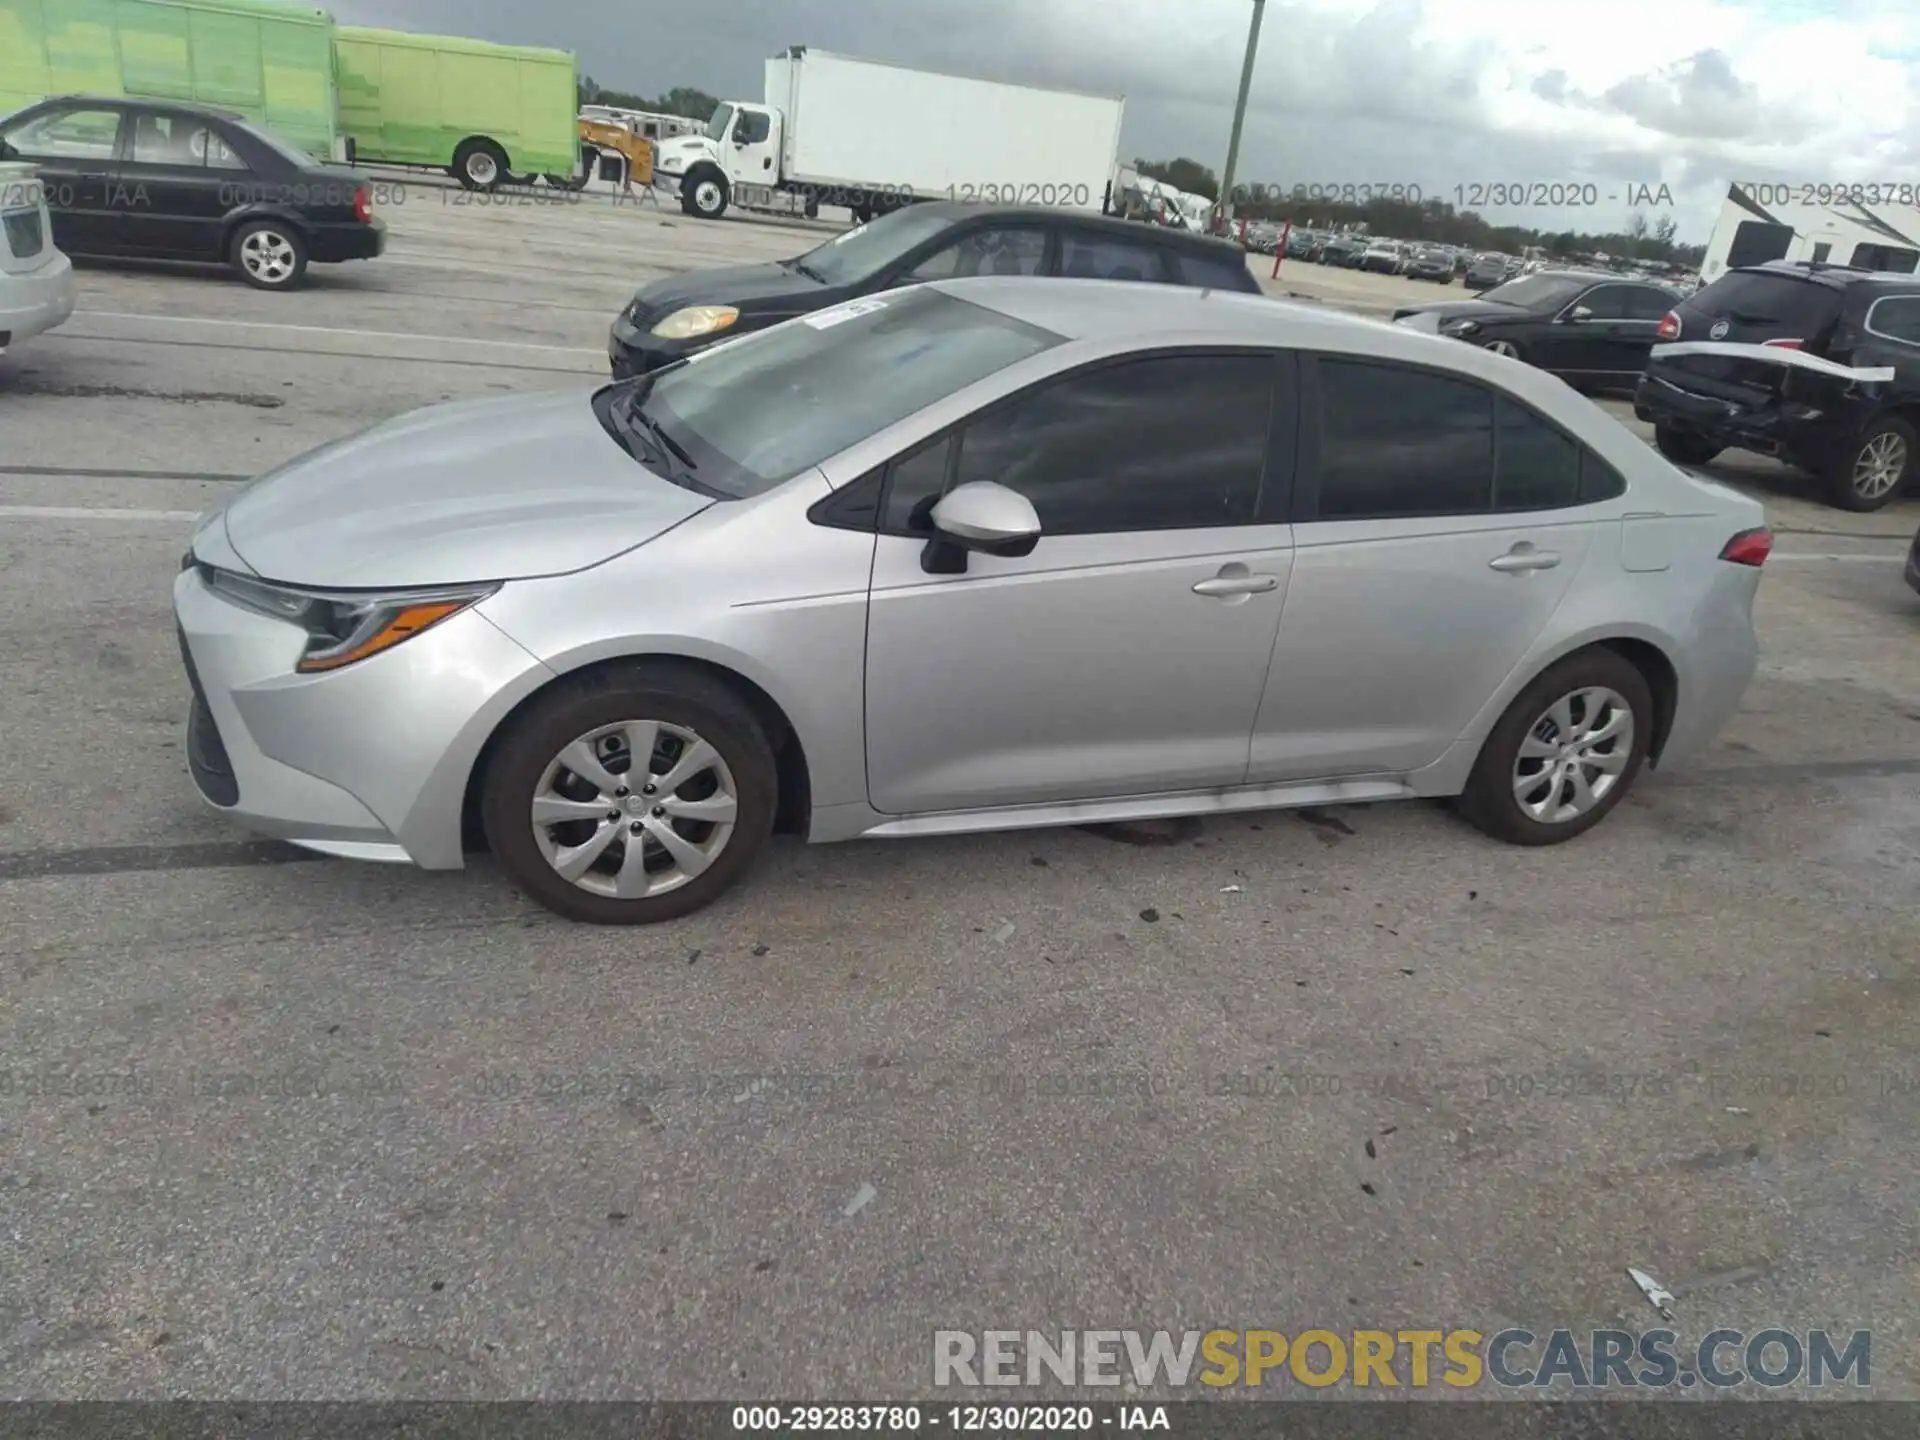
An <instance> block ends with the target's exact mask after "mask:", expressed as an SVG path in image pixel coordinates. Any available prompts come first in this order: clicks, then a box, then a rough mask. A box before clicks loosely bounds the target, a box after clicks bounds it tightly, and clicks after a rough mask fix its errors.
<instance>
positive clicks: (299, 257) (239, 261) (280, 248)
mask: <svg viewBox="0 0 1920 1440" xmlns="http://www.w3.org/2000/svg"><path fill="white" fill-rule="evenodd" d="M228 254H229V258H230V260H231V262H232V264H233V268H234V270H235V271H236V272H237V273H238V274H239V276H240V278H241V279H242V280H244V281H246V282H247V284H249V285H251V286H253V287H254V288H255V289H256V290H291V289H293V288H294V287H295V286H297V285H298V284H299V283H300V282H301V280H303V279H304V278H306V273H307V242H306V240H305V238H304V237H302V235H301V234H300V232H299V231H298V230H296V229H294V228H293V227H292V226H291V225H287V224H285V223H283V222H281V221H278V220H251V221H248V222H247V223H246V224H245V225H242V226H241V227H240V228H239V229H238V230H236V231H234V232H233V244H232V248H231V249H230V251H229V252H228Z"/></svg>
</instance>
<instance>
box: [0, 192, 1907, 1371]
mask: <svg viewBox="0 0 1920 1440" xmlns="http://www.w3.org/2000/svg"><path fill="white" fill-rule="evenodd" d="M385 213H386V216H387V219H388V221H389V222H390V224H391V226H392V235H391V242H392V243H391V249H390V253H389V254H388V255H387V256H386V257H384V258H382V259H381V260H379V261H377V262H373V263H368V264H358V265H351V266H342V267H318V268H316V270H315V272H314V283H313V284H312V286H311V287H310V288H308V289H307V290H305V291H303V292H301V293H298V294H294V295H287V296H278V295H268V294H261V293H257V292H254V291H251V290H248V289H245V288H243V287H242V286H240V285H239V284H238V283H237V282H235V281H233V280H231V279H228V278H225V277H223V276H220V275H218V274H212V273H207V272H192V271H181V270H175V269H168V268H164V267H159V266H136V265H119V266H114V267H103V266H85V267H83V269H82V270H81V273H80V276H79V283H80V310H79V313H78V314H76V316H75V317H74V319H73V320H72V322H70V323H69V324H68V325H67V326H66V327H65V328H64V329H62V330H60V331H57V332H54V333H52V334H50V335H48V336H45V337H43V338H41V339H40V340H38V341H36V342H34V343H32V344H30V345H27V346H23V347H21V348H20V349H18V350H17V351H16V352H14V353H13V354H11V355H9V356H7V357H5V358H3V359H0V637H3V638H4V643H3V644H0V678H3V680H4V683H0V735H3V736H4V737H5V744H4V745H0V965H3V966H4V968H3V969H0V977H3V980H0V983H3V985H4V990H3V991H0V993H4V996H5V1000H4V1002H0V1055H4V1059H3V1060H0V1393H4V1394H6V1395H7V1396H10V1397H30V1398H148V1397H163V1396H175V1395H188V1396H195V1397H227V1398H262V1399H264V1398H283V1397H298V1398H315V1399H318V1398H366V1397H389V1398H448V1399H458V1398H489V1399H494V1398H546V1397H572V1398H667V1399H673V1398H682V1399H693V1398H714V1399H738V1398H742V1397H745V1396H773V1395H778V1396H783V1397H788V1398H808V1397H812V1398H822V1399H827V1398H833V1399H846V1398H853V1397H858V1398H862V1399H869V1400H878V1399H883V1398H894V1397H899V1398H904V1397H911V1396H924V1395H926V1394H927V1393H928V1391H929V1388H930V1381H931V1364H932V1337H933V1333H934V1331H936V1330H940V1329H966V1330H975V1331H978V1330H982V1329H987V1328H1007V1329H1018V1330H1026V1329H1043V1330H1044V1329H1058V1328H1062V1327H1086V1326H1109V1327H1115V1328H1135V1329H1143V1330H1152V1329H1158V1328H1171V1329H1176V1330H1178V1329H1186V1328H1199V1329H1209V1328H1214V1327H1224V1328H1231V1329H1239V1328H1247V1327H1255V1326H1271V1327H1273V1328H1275V1329H1280V1330H1286V1331H1297V1330H1300V1329H1303V1328H1307V1327H1310V1326H1318V1327H1325V1328H1330V1329H1334V1330H1337V1331H1344V1330H1349V1329H1352V1328H1355V1327H1378V1328H1384V1329H1396V1328H1408V1327H1416V1328H1417V1327H1421V1326H1431V1327H1432V1328H1435V1329H1444V1328H1450V1327H1453V1326H1458V1325H1470V1326H1472V1327H1473V1328H1476V1329H1479V1330H1482V1331H1484V1332H1492V1331H1494V1330H1497V1329H1500V1328H1503V1327H1505V1326H1507V1325H1514V1324H1524V1325H1527V1326H1528V1327H1530V1328H1532V1329H1534V1330H1536V1331H1539V1332H1542V1333H1544V1332H1545V1331H1547V1330H1551V1329H1553V1328H1555V1327H1558V1326H1570V1327H1573V1328H1576V1329H1578V1328H1587V1327H1593V1326H1604V1325H1613V1324H1619V1325H1624V1326H1628V1327H1631V1328H1644V1327H1645V1326H1647V1325H1650V1324H1653V1323H1655V1321H1656V1317H1655V1316H1654V1313H1653V1312H1652V1311H1651V1310H1650V1309H1649V1307H1648V1304H1647V1301H1646V1300H1645V1299H1644V1298H1643V1296H1642V1295H1641V1294H1640V1292H1639V1291H1638V1290H1637V1289H1635V1288H1634V1286H1633V1284H1632V1282H1630V1281H1629V1280H1628V1279H1627V1277H1626V1275H1625V1267H1627V1266H1636V1267H1639V1268H1641V1269H1644V1270H1646V1271H1648V1272H1649V1273H1651V1274H1653V1275H1655V1276H1657V1277H1659V1279H1660V1280H1661V1281H1662V1282H1663V1283H1664V1284H1665V1285H1666V1286H1667V1287H1668V1288H1669V1289H1671V1290H1673V1291H1674V1292H1675V1294H1676V1295H1677V1297H1678V1299H1677V1303H1676V1306H1675V1311H1676V1316H1677V1324H1676V1328H1678V1329H1679V1330H1680V1331H1681V1333H1682V1335H1683V1337H1687V1338H1690V1339H1697V1338H1698V1337H1699V1335H1701V1334H1702V1333H1704V1332H1706V1331H1708V1330H1711V1329H1714V1328H1718V1327H1734V1328H1741V1329H1746V1330H1757V1329H1760V1328H1763V1327H1765V1326H1768V1325H1775V1324H1779V1325H1787V1326H1792V1327H1801V1328H1805V1327H1813V1326H1826V1327H1828V1328H1830V1329H1833V1330H1835V1331H1851V1330H1853V1329H1859V1328H1869V1329H1871V1330H1872V1332H1873V1336H1874V1341H1873V1355H1874V1362H1875V1363H1874V1369H1873V1375H1872V1381H1873V1383H1872V1394H1873V1395H1874V1396H1876V1397H1880V1398H1920V1348H1917V1346H1920V1306H1916V1304H1915V1295H1916V1293H1920V1234H1917V1233H1916V1231H1917V1226H1916V1218H1915V1217H1916V1213H1920V1212H1916V1207H1915V1206H1914V1204H1913V1201H1912V1168H1913V1156H1914V1154H1915V1153H1916V1150H1920V1123H1916V1121H1917V1119H1920V1061H1917V1060H1916V1040H1920V977H1917V975H1916V969H1915V957H1916V955H1920V944H1917V943H1916V941H1920V658H1917V657H1920V652H1917V650H1916V635H1917V633H1920V596H1916V595H1914V594H1913V593H1912V592H1911V591H1909V590H1907V589H1906V588H1905V587H1904V586H1903V584H1902V582H1901V578H1900V565H1899V556H1900V554H1901V552H1902V551H1903V549H1904V545H1905V542H1906V540H1907V538H1909V537H1910V536H1911V535H1912V533H1913V531H1914V529H1915V526H1916V525H1917V524H1920V503H1916V502H1915V501H1912V500H1906V501H1902V502H1899V503H1898V504H1896V505H1895V506H1894V507H1891V508H1890V509H1888V510H1886V511H1883V512H1881V513H1879V514H1877V515H1873V516H1854V515H1846V514H1842V513H1841V512H1838V511H1834V510H1830V509H1827V508H1825V507H1824V506H1822V505H1820V504H1819V503H1818V501H1817V499H1815V498H1813V497H1812V495H1811V492H1810V491H1808V489H1807V488H1806V486H1805V484H1804V483H1803V482H1801V481H1798V480H1796V479H1795V478H1794V477H1792V476H1791V475H1789V474H1788V473H1787V472H1785V471H1783V470H1781V469H1780V468H1779V467H1777V466H1773V465H1770V464H1769V463H1767V462H1761V461H1750V462H1738V463H1730V464H1728V465H1726V466H1722V467H1717V468H1716V472H1715V473H1717V474H1720V475H1722V476H1723V477H1724V478H1726V479H1728V480H1730V481H1731V482H1733V483H1736V484H1739V485H1741V486H1742V487H1744V488H1746V489H1748V490H1749V491H1751V492H1752V493H1755V494H1757V495H1759V496H1760V497H1761V498H1763V499H1764V500H1765V501H1766V503H1767V505H1768V508H1769V515H1770V517H1771V519H1772V521H1773V523H1774V524H1775V525H1776V526H1777V527H1778V529H1779V530H1780V532H1781V534H1780V543H1779V550H1778V552H1777V553H1776V555H1775V557H1774V559H1773V560H1772V561H1771V562H1770V564H1769V566H1768V568H1767V572H1766V577H1765V580H1764V583H1763V585H1762V589H1761V598H1760V602H1759V607H1758V613H1759V622H1760V627H1761V632H1762V637H1763V645H1764V654H1763V661H1762V668H1761V673H1760V675H1759V677H1758V679H1757V680H1756V682H1755V683H1754V685H1753V687H1752V689H1751V691H1750V692H1749V695H1748V697H1747V701H1746V704H1745V706H1744V708H1743V709H1742V711H1741V713H1740V714H1739V716H1738V717H1737V718H1736V719H1735V720H1734V722H1733V723H1732V725H1731V726H1730V727H1729V728H1728V730H1727V731H1726V733H1725V734H1724V735H1723V736H1722V737H1721V739H1720V740H1719V741H1718V742H1717V743H1716V744H1715V746H1714V747H1713V749H1712V750H1711V752H1710V753H1708V754H1707V755H1705V756H1704V757H1702V758H1701V759H1700V760H1699V761H1697V762H1696V763H1694V764H1691V765H1689V766H1687V767H1685V768H1682V769H1678V770H1676V771H1674V772H1673V773H1671V774H1666V773H1657V774H1654V775H1651V776H1649V777H1648V778H1647V779H1645V780H1644V781H1643V783H1642V785H1641V787H1640V788H1639V789H1638V791H1637V792H1636V794H1635V795H1634V796H1633V797H1631V798H1630V799H1629V801H1628V802H1627V803H1626V804H1625V805H1624V806H1623V807H1622V808H1621V809H1620V810H1619V811H1618V812H1616V813H1615V814H1614V815H1613V816H1612V817H1611V818H1610V819H1609V820H1608V822H1607V823H1606V824H1605V825H1604V826H1602V827H1600V828H1599V829H1598V830H1596V831H1595V832H1594V833H1593V834H1591V835H1590V836H1588V837H1586V838H1584V839H1582V840H1581V841H1579V842H1577V843H1574V844H1571V845H1567V846H1563V847H1557V848H1552V849H1546V850H1539V851H1527V850H1518V849H1509V848H1505V847H1502V846H1500V845H1498V844H1495V843H1494V842H1492V841H1489V840H1486V839H1484V838H1482V837H1480V836H1479V835H1477V834H1476V833H1475V832H1473V831H1472V830H1470V829H1468V828H1467V827H1466V826H1465V825H1464V824H1461V823H1459V822H1457V821H1456V820H1455V819H1454V818H1453V817H1452V816H1451V815H1450V814H1448V813H1447V812H1446V811H1445V810H1444V809H1443V808H1441V807H1437V806H1428V805H1424V804H1419V805H1400V806H1394V807H1378V808H1358V807H1356V808H1348V809H1342V810H1337V811H1326V812H1293V813H1276V814H1269V815H1252V816H1245V817H1238V818H1233V819H1228V820H1209V821H1206V822H1205V823H1194V824H1191V825H1168V826H1160V827H1144V828H1134V829H1121V830H1118V831H1104V832H1097V833H1096V832H1088V831H1077V830H1069V831H1059V832H1042V833H1031V834H1012V835H990V836H979V837H972V838H962V839H945V840H930V841H913V842H868V843H857V844H853V845H847V846H837V847H821V848H815V849H808V848H805V847H802V846H799V845H797V844H794V843H791V842H781V843H778V844H776V845H775V846H774V847H773V848H772V850H771V851H770V853H769V854H768V855H767V857H766V861H765V863H764V864H763V865H762V866H761V868H760V869H759V871H758V872H757V873H756V874H755V875H754V876H753V877H752V878H751V879H750V880H749V881H748V883H746V884H744V885H743V886H742V887H741V888H740V889H738V890H737V891H736V892H734V893H733V894H732V895H730V896H729V897H728V898H727V899H725V900H724V901H723V902H722V903H720V904H718V905H716V906H714V907H713V908H712V909H710V910H708V911H705V912H703V913H701V914H699V915H696V916H694V917H692V918H690V919H688V920H686V921H683V922H679V923H677V924H674V925H671V926H665V927H659V928H654V929H648V930H640V931H607V930H595V929H589V928H583V927H575V926H570V925H567V924H565V923H563V922H560V921H558V920H555V919H553V918H551V917H549V916H548V915H547V914H545V913H544V912H542V911H540V910H538V909H536V908H535V907H533V906H532V905H530V904H529V903H528V902H526V901H524V900H522V899H520V898H519V896H518V895H517V894H516V893H515V892H514V891H513V890H512V889H511V888H510V887H509V886H508V885H507V884H506V883H505V882H504V880H503V879H502V877H501V876H500V875H499V874H497V873H496V872H495V871H494V870H493V868H492V867H491V866H490V865H488V864H487V863H485V862H481V863H479V864H477V865H476V866H475V867H474V868H472V869H471V870H469V871H467V872H465V873H461V874H454V875H427V874H422V873H416V872H413V871H409V870H404V869H389V868H381V867H373V866H363V865H355V864H349V863H346V862H337V861H329V860H320V859H314V858H310V857H305V856H303V855H302V854H301V853H300V852H297V851H293V850H290V849H286V848H283V847H280V846H276V845H272V844H268V843H263V842H254V841H251V840H249V839H248V838H247V837H246V836H244V835H242V834H240V833H239V832H237V831H235V830H234V829H233V828H232V827H230V826H229V825H228V824H227V823H226V822H225V821H224V820H222V819H221V817H220V816H218V815H217V814H215V813H213V812H211V811H210V810H208V809H207V808H206V807H205V806H204V805H203V804H202V803H201V802H200V800H199V799H198V797H197V796H196V794H195V793H194V790H193V787H192V785H191V783H190V781H189V779H188V777H187V775H186V773H185V766H184V760H183V750H182V741H183V735H182V720H183V716H184V713H185V709H186V701H187V686H186V682H185V680H184V678H183V676H182V674H181V671H180V664H179V656H178V652H177V649H176V645H175V639H174V634H173V627H172V621H171V617H170V613H169V585H170V580H171V577H172V575H173V573H174V572H175V570H176V568H177V566H178V563H179V557H180V554H181V550H182V547H183V544H184V541H185V537H186V534H187V531H188V528H189V520H188V517H190V516H191V515H192V514H194V513H195V512H197V511H198V510H199V509H200V508H201V507H203V506H204V505H206V504H207V503H208V502H209V501H210V500H212V499H213V498H214V497H216V496H217V495H218V494H220V493H221V492H222V490H223V489H224V488H226V487H229V486H231V485H233V484H236V483H238V482H239V481H241V480H243V479H244V478H246V477H248V476H251V475H253V474H256V473H258V472H259V471H261V470H263V469H265V468H267V467H269V466H272V465H274V464H276V463H278V462H280V461H283V460H286V459H288V458H291V457H292V456H294V455H297V454H299V453H300V452H302V451H304V450H306V449H308V448H310V447H312V446H314V445H316V444H319V443H321V442H324V441H327V440H331V439H334V438H336V437H339V436H342V435H345V434H348V433H350V432H352V431H354V430H356V429H358V428H360V427H362V426H365V425H368V424H371V423H373V422H375V421H377V420H380V419H382V418H384V417H387V416H390V415H394V414H396V413H399V412H402V411H405V410H407V409H410V408H413V407H415V406H419V405H424V404H429V403H432V402H435V401H440V400H447V399H460V398H467V397H482V396H488V395H496V394H506V393H511V392H517V391H525V390H530V389H554V388H566V387H586V386H589V385H591V384H593V383H594V382H595V381H596V379H597V378H599V377H600V376H602V375H603V374H604V372H605V355H604V344H605V333H606V326H607V323H608V321H609V320H610V319H611V317H612V315H613V313H614V311H615V310H616V309H617V308H618V306H619V305H620V304H621V303H622V302H623V301H624V300H625V298H626V297H627V296H628V295H629V293H630V292H631V290H632V288H633V287H634V285H635V284H636V283H638V282H640V281H643V280H646V279H649V278H653V277H657V276H659V275H663V274H667V273H670V272H673V271H676V270H687V269H694V268H699V267H703V266H708V265H715V264H721V263H730V262H737V261H740V260H748V259H759V258H772V257H775V256H780V255H785V254H790V253H793V252H795V251H796V250H798V249H800V248H802V247H803V246H804V245H805V244H807V243H809V242H810V241H812V240H814V239H817V238H818V235H819V233H820V232H819V227H810V226H805V225H792V224H782V223H773V222H767V221H757V220H736V221H729V222H724V223H721V224H717V225H710V224H703V223H700V222H696V221H692V220H689V219H687V218H685V217H683V216H681V215H679V214H678V213H677V212H672V211H667V212H660V211H657V210H654V209H642V208H638V207H635V206H631V205H623V206H615V205H612V204H610V203H608V202H606V201H605V200H603V199H586V200H579V201H556V200H553V199H545V200H542V201H539V202H533V201H527V200H524V199H520V198H517V197H501V198H497V199H495V200H493V201H490V202H489V201H480V202H475V201H472V200H469V199H465V198H461V197H460V194H459V192H454V191H449V190H444V189H440V188H437V187H431V186H425V185H415V186H413V187H411V188H409V189H408V191H407V193H406V196H405V199H404V200H402V201H401V202H400V203H391V202H390V203H389V204H388V206H387V208H386V212H385ZM1256 263H1257V262H1256ZM1268 263H1269V264H1270V263H1271V262H1268ZM1290 264H1291V262H1290ZM1301 268H1303V269H1311V268H1313V267H1301ZM1365 278H1367V279H1368V280H1372V279H1373V278H1375V277H1365ZM1422 293H1430V291H1427V290H1423V291H1422ZM1613 408H1614V409H1615V411H1616V413H1618V412H1619V408H1620V407H1619V406H1618V404H1617V403H1615V404H1614V405H1613ZM1409 703H1410V704H1412V703H1418V697H1417V696H1410V697H1409ZM367 721H368V724H369V725H370V726H378V725H382V724H389V725H404V723H405V717H404V716H384V717H383V716H369V717H367ZM1570 1077H1572V1078H1570ZM869 1190H870V1192H871V1193H870V1194H869V1193H868V1192H869ZM856 1202H858V1203H856Z"/></svg>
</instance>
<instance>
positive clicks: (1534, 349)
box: [1393, 270, 1679, 385]
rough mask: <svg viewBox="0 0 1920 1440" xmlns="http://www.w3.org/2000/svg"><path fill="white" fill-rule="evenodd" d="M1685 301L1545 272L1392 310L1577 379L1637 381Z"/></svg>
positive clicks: (1607, 280)
mask: <svg viewBox="0 0 1920 1440" xmlns="http://www.w3.org/2000/svg"><path fill="white" fill-rule="evenodd" d="M1678 301H1679V296H1678V294H1677V293H1676V292H1674V291H1673V290H1671V289H1669V288H1667V287H1666V286H1664V285H1651V284H1647V283H1645V282H1643V281H1637V280H1621V279H1619V278H1617V277H1614V276H1610V275H1604V274H1588V273H1584V272H1581V271H1575V270H1543V271H1541V272H1540V273H1539V274H1537V275H1526V276H1522V277H1521V278H1520V279H1518V280H1510V281H1508V282H1507V283H1506V284H1504V285H1499V286H1496V287H1494V288H1493V289H1491V290H1489V291H1487V292H1486V294H1484V295H1481V296H1479V297H1478V298H1477V299H1473V300H1442V301H1440V302H1439V303H1437V304H1431V305H1409V306H1406V307H1403V308H1402V309H1399V310H1396V311H1394V312H1393V318H1394V321H1395V322H1396V323H1397V324H1401V325H1407V326H1410V327H1412V328H1413V329H1416V330H1427V331H1431V332H1433V333H1436V334H1440V335H1446V336H1449V337H1451V338H1453V339H1456V340H1464V341H1466V342H1467V343H1468V344H1470V345H1478V346H1480V347H1481V348H1482V349H1486V350H1492V351H1494V352H1495V353H1497V354H1501V355H1511V356H1512V357H1513V358H1514V359H1516V360H1524V361H1526V362H1527V363H1528V364H1530V365H1535V366H1538V367H1539V368H1540V369H1542V370H1547V371H1551V372H1552V373H1553V374H1555V375H1559V376H1561V377H1563V378H1564V379H1567V380H1569V381H1572V382H1575V383H1577V384H1590V385H1622V384H1628V385H1630V384H1633V383H1634V382H1636V381H1638V379H1639V378H1640V372H1641V370H1643V369H1644V368H1645V367H1646V363H1647V352H1648V351H1650V350H1651V349H1652V348H1653V346H1654V343H1655V341H1656V338H1657V332H1658V331H1659V328H1660V322H1661V320H1662V319H1664V318H1665V317H1666V314H1667V312H1668V311H1669V310H1671V309H1672V308H1673V307H1674V305H1675V304H1677V303H1678Z"/></svg>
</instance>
